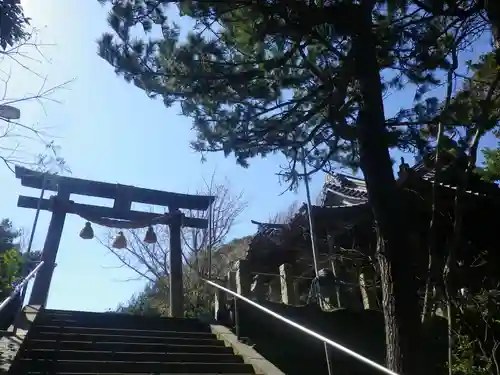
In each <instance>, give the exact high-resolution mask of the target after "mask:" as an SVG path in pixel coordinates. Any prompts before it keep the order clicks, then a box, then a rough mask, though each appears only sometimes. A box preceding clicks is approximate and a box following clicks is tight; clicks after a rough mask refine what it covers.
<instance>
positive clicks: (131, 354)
mask: <svg viewBox="0 0 500 375" xmlns="http://www.w3.org/2000/svg"><path fill="white" fill-rule="evenodd" d="M9 374H16V375H17V374H61V375H62V374H68V375H69V374H75V375H76V374H79V375H85V374H89V375H90V374H256V372H255V371H254V367H253V366H252V365H251V364H247V363H244V360H243V358H242V357H241V356H239V355H236V354H235V353H234V351H233V348H232V347H228V346H226V344H225V342H224V341H222V340H219V339H217V337H216V336H215V335H214V334H213V333H212V331H211V328H210V325H209V324H204V323H201V322H200V321H199V320H196V319H182V318H158V317H138V316H132V315H126V314H117V313H91V312H79V311H62V310H43V311H41V312H40V313H39V314H38V315H37V316H36V318H35V320H34V322H33V324H32V325H31V327H30V329H29V331H28V334H27V336H26V338H25V340H24V342H23V344H22V345H21V347H20V349H19V351H18V353H17V355H16V357H15V360H14V361H13V363H12V365H11V367H10V370H9Z"/></svg>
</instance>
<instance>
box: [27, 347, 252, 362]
mask: <svg viewBox="0 0 500 375" xmlns="http://www.w3.org/2000/svg"><path fill="white" fill-rule="evenodd" d="M63 348H64V349H63ZM63 348H61V349H60V350H58V349H54V348H53V349H30V350H26V351H24V352H23V356H24V357H25V358H29V359H33V360H56V361H95V362H134V363H141V362H149V363H154V362H157V363H161V362H167V363H180V362H187V363H198V362H201V363H243V359H242V358H241V357H240V356H237V355H234V354H207V353H168V352H164V353H159V352H156V353H155V352H146V351H145V350H144V349H142V350H141V351H137V352H130V351H127V352H118V351H98V350H95V349H93V350H85V351H82V350H68V349H65V345H64V346H63Z"/></svg>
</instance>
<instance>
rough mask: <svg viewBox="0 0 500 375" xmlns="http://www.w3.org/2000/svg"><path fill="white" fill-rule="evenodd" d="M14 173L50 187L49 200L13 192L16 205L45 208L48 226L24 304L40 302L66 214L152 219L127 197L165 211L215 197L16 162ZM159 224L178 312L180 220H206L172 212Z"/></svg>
mask: <svg viewBox="0 0 500 375" xmlns="http://www.w3.org/2000/svg"><path fill="white" fill-rule="evenodd" d="M15 172H16V178H18V179H20V180H21V185H22V186H25V187H30V188H35V189H40V190H41V189H45V190H49V191H54V192H56V195H54V196H52V197H51V198H50V199H42V200H39V199H38V198H34V197H27V196H23V195H21V196H19V199H18V202H17V205H18V207H24V208H32V209H37V208H38V207H40V209H41V210H46V211H51V212H52V217H51V219H50V224H49V229H48V232H47V237H46V238H45V243H44V246H43V253H42V260H43V261H44V262H45V264H44V266H43V267H42V268H41V269H40V271H39V272H38V274H37V276H36V279H35V282H34V284H33V290H32V292H31V296H30V301H29V303H30V304H32V305H42V306H45V304H46V303H47V297H48V294H49V288H50V283H51V280H52V274H53V272H54V266H55V262H56V257H57V251H58V249H59V243H60V241H61V235H62V231H63V227H64V221H65V219H66V214H77V215H80V216H82V217H95V218H101V219H102V218H108V219H119V220H126V221H130V222H146V223H147V222H152V221H154V220H155V219H156V220H157V219H158V218H161V217H162V216H164V215H162V214H155V213H151V212H142V211H133V210H132V209H131V206H132V203H133V202H138V203H145V204H153V205H158V206H164V207H167V208H168V212H169V213H175V212H178V211H179V209H191V210H199V211H206V210H207V209H208V208H209V207H210V205H211V204H212V202H213V201H214V199H215V197H213V196H204V195H189V194H178V193H170V192H165V191H159V190H151V189H144V188H138V187H135V186H128V185H120V184H111V183H107V182H98V181H89V180H84V179H79V178H72V177H64V176H58V175H54V174H49V173H41V172H37V171H33V170H30V169H27V168H23V167H19V166H16V168H15ZM71 194H78V195H86V196H91V197H99V198H108V199H113V200H114V204H113V207H103V206H96V205H88V204H80V203H75V202H73V201H71V200H70V197H71ZM164 224H166V225H168V226H169V230H170V298H169V300H170V301H169V302H170V315H171V316H174V317H182V316H183V315H184V302H183V296H184V292H183V286H182V245H181V225H183V226H187V227H192V228H198V229H206V228H207V227H208V221H207V220H206V219H200V218H194V217H182V216H181V215H172V216H171V217H170V218H169V219H168V221H166V222H165V223H164Z"/></svg>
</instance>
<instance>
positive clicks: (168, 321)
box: [36, 313, 210, 333]
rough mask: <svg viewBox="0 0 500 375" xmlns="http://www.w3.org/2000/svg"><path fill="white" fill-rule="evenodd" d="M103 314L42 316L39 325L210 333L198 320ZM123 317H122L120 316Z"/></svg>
mask: <svg viewBox="0 0 500 375" xmlns="http://www.w3.org/2000/svg"><path fill="white" fill-rule="evenodd" d="M90 314H92V313H90ZM109 315H111V316H108V314H104V313H103V314H101V316H100V317H99V316H96V315H82V316H51V315H46V314H42V315H40V316H38V317H37V319H36V324H37V325H58V326H61V325H63V326H80V327H96V328H115V329H119V328H123V329H142V330H157V329H159V330H166V331H182V332H207V333H209V332H210V327H209V325H208V324H204V323H201V322H200V321H199V320H196V319H186V320H183V319H173V318H151V319H148V318H144V317H135V316H132V315H125V314H109ZM120 315H122V316H120Z"/></svg>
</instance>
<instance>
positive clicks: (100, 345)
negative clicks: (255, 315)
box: [25, 338, 234, 354]
mask: <svg viewBox="0 0 500 375" xmlns="http://www.w3.org/2000/svg"><path fill="white" fill-rule="evenodd" d="M56 345H57V342H56V341H55V340H39V339H33V338H30V339H29V340H27V341H26V343H25V348H26V349H27V350H30V349H53V348H54V347H55V346H56ZM64 349H67V350H97V351H116V352H140V351H144V352H149V353H205V354H233V353H234V351H233V349H232V348H230V347H227V346H223V345H220V344H217V345H195V346H192V345H182V344H162V343H151V342H145V343H135V342H91V341H64Z"/></svg>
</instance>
